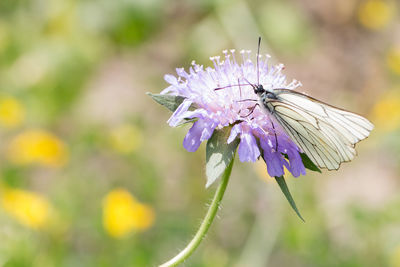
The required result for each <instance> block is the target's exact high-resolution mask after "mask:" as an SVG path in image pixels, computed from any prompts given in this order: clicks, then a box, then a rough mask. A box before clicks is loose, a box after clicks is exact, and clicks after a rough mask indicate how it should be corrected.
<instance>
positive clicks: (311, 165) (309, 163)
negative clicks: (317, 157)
mask: <svg viewBox="0 0 400 267" xmlns="http://www.w3.org/2000/svg"><path fill="white" fill-rule="evenodd" d="M300 156H301V160H302V161H303V164H304V167H306V168H307V169H309V170H311V171H315V172H319V173H321V170H320V169H319V168H318V166H317V165H315V164H314V162H312V161H311V159H310V158H309V157H308V156H307V154H305V153H300Z"/></svg>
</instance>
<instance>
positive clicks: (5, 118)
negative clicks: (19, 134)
mask: <svg viewBox="0 0 400 267" xmlns="http://www.w3.org/2000/svg"><path fill="white" fill-rule="evenodd" d="M24 118H25V110H24V108H23V107H22V105H21V104H20V103H19V102H18V101H17V100H16V99H15V98H13V97H2V98H0V125H1V126H3V127H5V128H14V127H17V126H19V125H20V124H21V123H22V122H23V120H24Z"/></svg>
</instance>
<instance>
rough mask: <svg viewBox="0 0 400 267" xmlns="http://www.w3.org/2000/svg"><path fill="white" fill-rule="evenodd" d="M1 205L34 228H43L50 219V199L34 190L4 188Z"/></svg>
mask: <svg viewBox="0 0 400 267" xmlns="http://www.w3.org/2000/svg"><path fill="white" fill-rule="evenodd" d="M1 206H2V207H3V209H4V210H5V211H6V212H7V213H8V214H9V215H11V216H12V217H14V218H15V219H16V220H18V221H19V222H20V223H21V224H23V225H25V226H28V227H30V228H33V229H38V228H41V227H43V226H44V225H46V223H47V222H48V221H49V217H50V203H49V201H48V200H47V199H46V198H45V197H44V196H42V195H39V194H37V193H34V192H29V191H25V190H21V189H13V188H4V189H3V190H2V192H1Z"/></svg>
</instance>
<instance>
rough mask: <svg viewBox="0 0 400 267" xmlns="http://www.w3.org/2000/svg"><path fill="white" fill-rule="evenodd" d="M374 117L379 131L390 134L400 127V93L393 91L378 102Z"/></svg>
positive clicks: (373, 111)
mask: <svg viewBox="0 0 400 267" xmlns="http://www.w3.org/2000/svg"><path fill="white" fill-rule="evenodd" d="M372 116H373V119H374V121H375V122H376V124H377V125H379V129H381V130H384V131H387V132H390V131H394V130H396V129H398V128H399V127H400V92H399V90H398V89H397V88H396V89H392V90H390V91H388V92H386V93H385V94H383V96H381V98H380V99H379V100H378V101H377V102H376V104H375V106H374V107H373V109H372Z"/></svg>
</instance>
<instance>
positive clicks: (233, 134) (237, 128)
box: [227, 124, 240, 144]
mask: <svg viewBox="0 0 400 267" xmlns="http://www.w3.org/2000/svg"><path fill="white" fill-rule="evenodd" d="M239 133H240V124H236V125H235V126H233V127H232V129H231V133H230V135H229V137H228V141H227V143H228V144H230V143H232V141H233V140H235V139H236V136H237V135H238V134H239Z"/></svg>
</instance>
